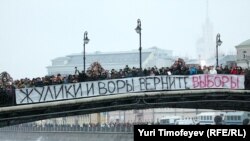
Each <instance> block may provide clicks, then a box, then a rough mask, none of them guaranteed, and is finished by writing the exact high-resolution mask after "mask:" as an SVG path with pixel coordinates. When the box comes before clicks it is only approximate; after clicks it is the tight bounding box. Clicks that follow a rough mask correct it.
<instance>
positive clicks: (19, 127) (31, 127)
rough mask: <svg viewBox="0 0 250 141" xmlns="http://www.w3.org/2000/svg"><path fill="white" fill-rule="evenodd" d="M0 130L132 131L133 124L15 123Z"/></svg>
mask: <svg viewBox="0 0 250 141" xmlns="http://www.w3.org/2000/svg"><path fill="white" fill-rule="evenodd" d="M0 132H84V133H95V132H98V133H131V132H133V125H130V126H125V125H121V126H113V127H108V126H106V127H105V126H80V125H73V126H71V125H49V126H34V125H28V126H27V125H22V124H21V125H14V126H8V127H3V128H0Z"/></svg>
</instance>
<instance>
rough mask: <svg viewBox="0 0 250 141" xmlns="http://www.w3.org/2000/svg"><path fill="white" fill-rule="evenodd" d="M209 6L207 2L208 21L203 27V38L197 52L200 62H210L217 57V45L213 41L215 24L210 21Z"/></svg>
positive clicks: (198, 41)
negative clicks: (209, 60) (210, 59)
mask: <svg viewBox="0 0 250 141" xmlns="http://www.w3.org/2000/svg"><path fill="white" fill-rule="evenodd" d="M208 6H209V4H208V0H207V1H206V20H205V23H204V24H203V26H202V37H201V38H199V39H198V40H197V43H196V52H197V58H198V57H199V56H200V58H199V59H200V60H208V59H209V58H212V57H214V56H215V43H214V40H213V24H212V22H211V21H210V19H209V7H208Z"/></svg>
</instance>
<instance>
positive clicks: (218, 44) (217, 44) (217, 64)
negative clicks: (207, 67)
mask: <svg viewBox="0 0 250 141" xmlns="http://www.w3.org/2000/svg"><path fill="white" fill-rule="evenodd" d="M221 44H222V41H221V40H220V34H219V33H218V34H217V35H216V67H218V66H219V61H218V47H219V46H221Z"/></svg>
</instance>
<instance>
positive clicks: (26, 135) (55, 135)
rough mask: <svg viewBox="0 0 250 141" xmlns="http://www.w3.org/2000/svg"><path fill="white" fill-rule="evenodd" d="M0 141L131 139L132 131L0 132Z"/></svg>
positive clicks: (120, 140) (110, 140)
mask: <svg viewBox="0 0 250 141" xmlns="http://www.w3.org/2000/svg"><path fill="white" fill-rule="evenodd" d="M0 141H133V134H132V133H82V132H4V131H1V132H0Z"/></svg>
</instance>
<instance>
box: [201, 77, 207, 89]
mask: <svg viewBox="0 0 250 141" xmlns="http://www.w3.org/2000/svg"><path fill="white" fill-rule="evenodd" d="M199 79H200V87H201V88H206V87H207V86H206V77H204V80H203V81H202V76H201V75H200V76H199Z"/></svg>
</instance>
